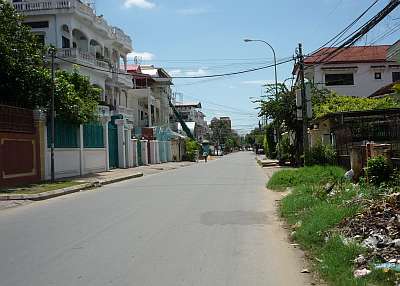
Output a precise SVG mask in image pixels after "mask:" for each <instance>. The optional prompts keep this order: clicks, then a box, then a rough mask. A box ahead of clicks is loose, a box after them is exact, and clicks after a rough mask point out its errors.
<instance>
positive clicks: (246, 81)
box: [240, 79, 275, 85]
mask: <svg viewBox="0 0 400 286" xmlns="http://www.w3.org/2000/svg"><path fill="white" fill-rule="evenodd" d="M240 83H241V84H256V85H263V84H270V83H275V81H273V80H263V79H261V80H245V81H242V82H240Z"/></svg>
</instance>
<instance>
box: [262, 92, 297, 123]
mask: <svg viewBox="0 0 400 286" xmlns="http://www.w3.org/2000/svg"><path fill="white" fill-rule="evenodd" d="M257 102H259V103H260V105H261V110H260V114H259V116H267V117H268V118H270V119H273V120H274V122H275V125H276V126H281V125H282V124H283V123H284V124H285V126H286V127H287V128H288V129H289V130H295V128H296V124H297V122H296V116H295V114H296V95H295V93H294V92H293V91H289V90H288V89H287V87H286V86H285V85H284V84H280V85H279V86H278V94H276V89H275V84H267V85H265V96H264V98H263V99H262V100H259V101H257Z"/></svg>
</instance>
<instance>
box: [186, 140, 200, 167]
mask: <svg viewBox="0 0 400 286" xmlns="http://www.w3.org/2000/svg"><path fill="white" fill-rule="evenodd" d="M185 146H186V156H185V157H186V159H187V160H188V161H191V162H194V161H195V160H196V154H197V152H198V151H199V149H200V145H199V143H197V141H195V140H192V139H186V141H185Z"/></svg>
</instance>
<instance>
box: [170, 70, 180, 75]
mask: <svg viewBox="0 0 400 286" xmlns="http://www.w3.org/2000/svg"><path fill="white" fill-rule="evenodd" d="M168 74H169V75H170V76H180V75H182V70H180V69H175V70H170V71H168Z"/></svg>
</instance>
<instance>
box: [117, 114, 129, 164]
mask: <svg viewBox="0 0 400 286" xmlns="http://www.w3.org/2000/svg"><path fill="white" fill-rule="evenodd" d="M115 124H116V125H117V132H118V133H117V134H118V135H117V136H118V162H119V166H118V167H119V168H122V169H124V168H126V167H127V166H126V148H125V146H126V142H125V139H126V138H125V120H124V119H117V120H115Z"/></svg>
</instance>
